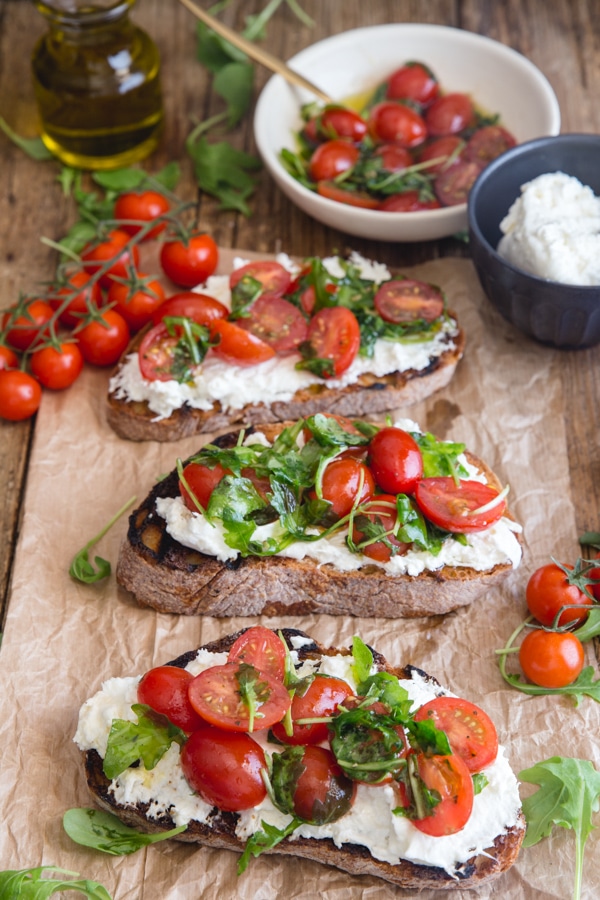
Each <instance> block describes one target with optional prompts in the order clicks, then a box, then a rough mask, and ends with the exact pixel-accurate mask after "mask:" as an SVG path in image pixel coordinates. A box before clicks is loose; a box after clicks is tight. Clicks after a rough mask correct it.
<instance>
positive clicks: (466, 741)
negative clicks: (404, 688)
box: [414, 697, 498, 772]
mask: <svg viewBox="0 0 600 900" xmlns="http://www.w3.org/2000/svg"><path fill="white" fill-rule="evenodd" d="M414 719H415V722H422V721H424V720H427V719H429V720H431V721H432V722H433V724H434V725H435V727H436V728H439V729H440V730H441V731H444V732H445V734H446V737H447V738H448V741H449V743H450V746H451V748H452V752H453V753H457V754H458V756H460V757H461V759H462V760H463V761H464V763H465V765H466V767H467V769H468V770H469V772H481V770H482V769H485V768H486V767H487V766H489V765H491V764H492V763H493V762H494V760H495V759H496V756H497V755H498V733H497V732H496V726H495V725H494V723H493V722H492V720H491V719H490V717H489V716H488V714H487V713H486V712H484V711H483V710H482V709H481V708H480V707H479V706H477V705H476V704H475V703H469V702H468V701H467V700H463V699H462V698H460V697H436V698H435V699H434V700H429V701H428V702H427V703H424V704H423V706H421V707H420V708H419V709H418V710H417V712H416V713H415V717H414Z"/></svg>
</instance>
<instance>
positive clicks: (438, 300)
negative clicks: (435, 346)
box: [373, 278, 444, 325]
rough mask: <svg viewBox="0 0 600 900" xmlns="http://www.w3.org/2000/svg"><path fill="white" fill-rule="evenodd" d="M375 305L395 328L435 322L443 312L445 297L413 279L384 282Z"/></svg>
mask: <svg viewBox="0 0 600 900" xmlns="http://www.w3.org/2000/svg"><path fill="white" fill-rule="evenodd" d="M373 303H374V305H375V309H376V310H377V312H378V313H379V315H380V316H381V318H382V319H383V320H384V321H386V322H393V323H394V324H395V325H399V324H401V323H402V322H414V321H416V320H417V319H423V320H424V321H425V322H433V321H434V320H435V319H439V317H440V316H441V315H442V313H443V312H444V296H443V294H442V292H441V291H440V290H439V288H436V287H434V286H433V285H431V284H426V283H425V282H424V281H416V280H414V279H412V278H401V279H391V280H390V281H386V282H384V283H383V284H382V285H381V287H379V288H378V289H377V292H376V293H375V297H374V299H373Z"/></svg>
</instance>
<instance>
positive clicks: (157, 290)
mask: <svg viewBox="0 0 600 900" xmlns="http://www.w3.org/2000/svg"><path fill="white" fill-rule="evenodd" d="M164 299H165V290H164V288H163V286H162V284H161V283H160V281H158V279H157V278H153V277H151V276H148V275H145V274H144V273H143V272H136V273H135V274H133V275H132V276H131V277H130V278H128V279H127V280H125V281H113V282H112V284H111V286H110V288H109V289H108V295H107V300H108V302H109V303H110V304H112V305H113V308H114V309H115V310H116V311H117V312H118V313H119V314H120V315H122V316H123V318H124V319H125V321H126V322H127V325H128V326H129V329H130V331H132V332H135V331H139V330H140V328H143V327H144V325H147V324H148V322H149V321H150V319H151V318H152V316H153V314H154V313H155V312H156V310H157V309H158V308H159V307H160V306H161V305H162V303H163V302H164Z"/></svg>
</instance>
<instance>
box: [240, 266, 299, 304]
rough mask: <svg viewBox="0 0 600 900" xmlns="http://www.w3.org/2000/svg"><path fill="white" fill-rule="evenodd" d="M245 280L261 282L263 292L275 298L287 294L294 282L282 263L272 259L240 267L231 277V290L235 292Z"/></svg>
mask: <svg viewBox="0 0 600 900" xmlns="http://www.w3.org/2000/svg"><path fill="white" fill-rule="evenodd" d="M243 278H252V279H254V281H258V282H260V284H261V285H262V290H263V292H264V293H265V294H269V295H270V296H273V297H281V295H282V294H285V293H286V291H287V290H288V288H289V286H290V284H291V281H292V276H291V274H290V272H288V270H287V269H286V268H285V267H284V266H282V265H281V263H278V262H277V261H276V260H270V259H258V260H256V261H255V262H249V263H246V264H245V265H243V266H238V268H237V269H234V270H233V272H232V273H231V275H230V276H229V287H230V289H231V290H233V289H234V288H235V287H236V285H238V284H239V283H240V281H241V280H242V279H243Z"/></svg>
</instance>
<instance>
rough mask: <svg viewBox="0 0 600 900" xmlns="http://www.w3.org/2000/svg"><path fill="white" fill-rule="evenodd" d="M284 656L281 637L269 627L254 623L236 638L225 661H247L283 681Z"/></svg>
mask: <svg viewBox="0 0 600 900" xmlns="http://www.w3.org/2000/svg"><path fill="white" fill-rule="evenodd" d="M285 657H286V652H285V647H284V646H283V642H282V641H281V638H279V637H278V636H277V635H276V634H275V632H273V631H271V629H270V628H265V627H264V626H263V625H254V626H253V627H252V628H248V630H247V631H244V633H243V634H241V635H240V636H239V638H237V640H236V641H235V643H234V644H233V646H232V648H231V650H230V651H229V656H228V659H227V661H228V662H230V663H235V662H238V663H240V662H244V663H248V665H250V666H254V668H255V669H259V670H260V671H261V672H266V673H267V674H268V675H272V676H273V677H274V678H279V679H280V680H281V681H283V676H284V674H285Z"/></svg>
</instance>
